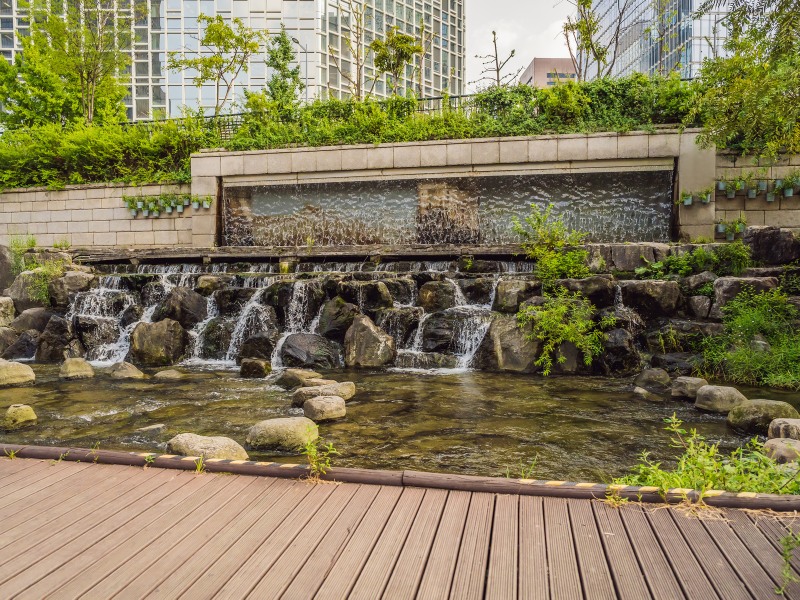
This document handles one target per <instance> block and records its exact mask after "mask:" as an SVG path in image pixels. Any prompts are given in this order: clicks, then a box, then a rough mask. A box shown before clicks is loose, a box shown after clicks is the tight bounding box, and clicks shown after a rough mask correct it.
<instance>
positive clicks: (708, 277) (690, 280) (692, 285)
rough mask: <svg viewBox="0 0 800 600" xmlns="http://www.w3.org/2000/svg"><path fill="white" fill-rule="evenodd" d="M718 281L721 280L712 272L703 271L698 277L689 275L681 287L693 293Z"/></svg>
mask: <svg viewBox="0 0 800 600" xmlns="http://www.w3.org/2000/svg"><path fill="white" fill-rule="evenodd" d="M717 279H719V278H718V277H717V276H716V275H715V274H714V273H712V272H711V271H703V272H702V273H698V274H697V275H689V276H688V277H684V278H683V279H681V287H683V289H685V290H686V291H687V292H689V293H692V292H695V291H697V290H698V289H699V288H701V287H703V286H704V285H706V284H708V283H714V282H715V281H716V280H717Z"/></svg>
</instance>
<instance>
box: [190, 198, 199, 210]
mask: <svg viewBox="0 0 800 600" xmlns="http://www.w3.org/2000/svg"><path fill="white" fill-rule="evenodd" d="M192 208H193V209H194V210H197V209H199V208H200V201H199V200H192Z"/></svg>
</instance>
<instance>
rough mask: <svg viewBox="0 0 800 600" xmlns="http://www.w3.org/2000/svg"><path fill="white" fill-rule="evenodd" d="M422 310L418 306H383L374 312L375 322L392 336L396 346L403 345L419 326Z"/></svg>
mask: <svg viewBox="0 0 800 600" xmlns="http://www.w3.org/2000/svg"><path fill="white" fill-rule="evenodd" d="M423 314H424V311H423V310H422V308H421V307H419V306H404V307H401V308H384V309H382V310H379V311H377V312H376V313H375V324H376V325H378V327H380V328H381V329H383V330H384V331H385V332H386V333H388V334H389V335H390V336H392V337H393V338H394V341H395V344H396V345H397V346H398V347H401V348H402V347H404V346H405V345H406V344H407V343H408V342H409V341H410V340H411V336H412V334H413V333H414V332H415V331H416V330H417V328H418V327H419V321H420V319H421V318H422V316H423Z"/></svg>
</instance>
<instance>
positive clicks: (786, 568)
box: [775, 533, 800, 596]
mask: <svg viewBox="0 0 800 600" xmlns="http://www.w3.org/2000/svg"><path fill="white" fill-rule="evenodd" d="M797 548H800V533H790V534H789V535H787V536H784V537H782V538H781V556H782V557H783V566H782V567H781V586H780V587H778V588H775V593H776V594H780V595H781V596H783V594H784V593H785V592H786V588H787V587H789V584H790V583H800V578H798V577H797V575H795V573H794V569H793V568H792V552H794V550H795V549H797Z"/></svg>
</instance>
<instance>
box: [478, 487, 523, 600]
mask: <svg viewBox="0 0 800 600" xmlns="http://www.w3.org/2000/svg"><path fill="white" fill-rule="evenodd" d="M518 536H519V496H509V495H507V494H502V495H498V496H497V498H496V499H495V504H494V522H493V523H492V542H491V545H490V546H489V572H488V574H487V577H486V598H490V599H493V598H497V599H499V600H503V599H504V598H507V599H509V600H516V598H517V584H518V582H517V569H518V568H519V537H518Z"/></svg>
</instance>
